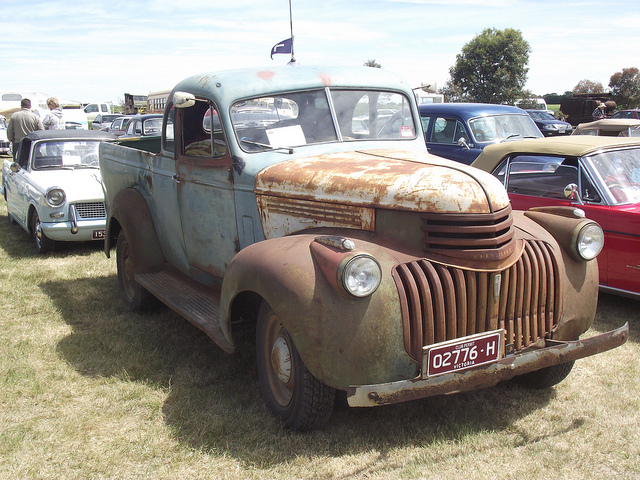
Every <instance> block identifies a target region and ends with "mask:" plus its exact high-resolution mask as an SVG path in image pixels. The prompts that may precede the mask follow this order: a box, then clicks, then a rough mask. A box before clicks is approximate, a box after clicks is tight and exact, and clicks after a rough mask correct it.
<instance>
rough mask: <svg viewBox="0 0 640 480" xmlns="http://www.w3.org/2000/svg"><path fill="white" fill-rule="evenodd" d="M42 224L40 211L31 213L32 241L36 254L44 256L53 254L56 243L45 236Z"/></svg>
mask: <svg viewBox="0 0 640 480" xmlns="http://www.w3.org/2000/svg"><path fill="white" fill-rule="evenodd" d="M40 223H41V222H40V217H39V216H38V211H37V210H35V209H34V210H33V212H32V213H31V239H32V240H33V244H34V246H35V247H36V252H38V253H39V254H43V253H48V252H51V251H52V250H53V249H54V248H55V245H56V243H55V242H54V241H53V240H51V239H50V238H48V237H47V236H46V235H45V234H44V232H43V231H42V227H41V226H40Z"/></svg>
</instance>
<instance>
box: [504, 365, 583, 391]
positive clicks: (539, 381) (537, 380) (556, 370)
mask: <svg viewBox="0 0 640 480" xmlns="http://www.w3.org/2000/svg"><path fill="white" fill-rule="evenodd" d="M573 364H574V362H573V361H572V362H567V363H561V364H560V365H554V366H552V367H547V368H543V369H541V370H536V371H535V372H531V373H526V374H524V375H520V376H518V377H515V378H514V381H516V382H518V383H519V384H521V385H523V386H525V387H529V388H534V389H536V390H544V389H546V388H550V387H553V386H554V385H557V384H558V383H560V382H561V381H562V380H564V379H565V378H567V375H569V373H570V372H571V369H572V368H573Z"/></svg>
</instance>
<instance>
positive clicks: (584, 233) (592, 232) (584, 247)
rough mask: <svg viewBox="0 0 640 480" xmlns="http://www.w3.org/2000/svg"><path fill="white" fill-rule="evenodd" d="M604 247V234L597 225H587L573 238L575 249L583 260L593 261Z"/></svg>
mask: <svg viewBox="0 0 640 480" xmlns="http://www.w3.org/2000/svg"><path fill="white" fill-rule="evenodd" d="M603 246H604V232H603V231H602V228H601V227H600V225H598V224H597V223H588V224H587V225H585V226H583V227H582V228H581V229H580V230H579V231H578V233H577V235H576V236H575V249H576V252H577V253H578V255H580V257H581V258H583V259H584V260H593V259H594V258H596V257H597V256H598V254H599V253H600V252H601V251H602V247H603Z"/></svg>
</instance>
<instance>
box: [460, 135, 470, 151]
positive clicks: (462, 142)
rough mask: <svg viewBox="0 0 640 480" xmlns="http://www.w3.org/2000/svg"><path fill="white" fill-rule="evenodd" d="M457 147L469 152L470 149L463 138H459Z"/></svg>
mask: <svg viewBox="0 0 640 480" xmlns="http://www.w3.org/2000/svg"><path fill="white" fill-rule="evenodd" d="M458 146H459V147H464V148H466V149H467V150H470V149H471V147H470V146H469V144H468V143H467V139H466V138H464V137H460V138H459V139H458Z"/></svg>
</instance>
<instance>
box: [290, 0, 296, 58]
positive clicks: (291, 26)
mask: <svg viewBox="0 0 640 480" xmlns="http://www.w3.org/2000/svg"><path fill="white" fill-rule="evenodd" d="M289 26H290V28H291V61H290V62H289V63H296V59H295V57H294V56H293V14H292V12H291V0H289Z"/></svg>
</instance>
